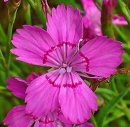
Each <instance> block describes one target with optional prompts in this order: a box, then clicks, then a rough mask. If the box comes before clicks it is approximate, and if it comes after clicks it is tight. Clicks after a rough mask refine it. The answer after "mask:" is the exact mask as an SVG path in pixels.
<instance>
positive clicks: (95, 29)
mask: <svg viewBox="0 0 130 127" xmlns="http://www.w3.org/2000/svg"><path fill="white" fill-rule="evenodd" d="M81 2H82V5H83V8H84V11H85V15H84V17H83V21H84V27H85V29H84V38H87V39H92V38H94V37H96V36H101V35H102V31H101V11H100V10H99V9H98V5H96V4H95V3H94V2H93V0H81ZM104 3H106V6H107V7H108V8H109V9H113V7H115V5H116V0H114V1H111V0H104ZM112 22H113V23H114V24H115V25H127V24H128V23H127V21H126V20H125V18H124V17H122V16H118V15H114V16H113V19H112Z"/></svg>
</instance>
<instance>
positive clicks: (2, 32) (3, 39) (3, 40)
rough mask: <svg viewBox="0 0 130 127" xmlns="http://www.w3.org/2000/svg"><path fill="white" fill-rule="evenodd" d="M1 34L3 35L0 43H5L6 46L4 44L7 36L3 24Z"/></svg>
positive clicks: (0, 28) (0, 29)
mask: <svg viewBox="0 0 130 127" xmlns="http://www.w3.org/2000/svg"><path fill="white" fill-rule="evenodd" d="M0 34H1V36H2V37H1V38H0V41H1V42H2V43H3V44H5V43H4V42H6V41H7V40H6V34H5V32H4V30H3V28H2V26H1V24H0Z"/></svg>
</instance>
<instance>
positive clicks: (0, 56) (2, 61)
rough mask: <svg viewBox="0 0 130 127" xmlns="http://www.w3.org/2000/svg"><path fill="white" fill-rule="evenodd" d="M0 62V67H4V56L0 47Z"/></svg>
mask: <svg viewBox="0 0 130 127" xmlns="http://www.w3.org/2000/svg"><path fill="white" fill-rule="evenodd" d="M0 63H1V65H0V69H2V70H3V69H4V67H5V58H4V56H3V53H2V51H1V49H0Z"/></svg>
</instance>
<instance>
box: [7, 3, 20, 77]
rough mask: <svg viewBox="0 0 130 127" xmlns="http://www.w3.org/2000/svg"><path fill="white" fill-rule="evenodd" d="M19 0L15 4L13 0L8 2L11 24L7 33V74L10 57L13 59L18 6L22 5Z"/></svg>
mask: <svg viewBox="0 0 130 127" xmlns="http://www.w3.org/2000/svg"><path fill="white" fill-rule="evenodd" d="M20 2H21V1H19V2H18V3H16V4H14V3H13V2H12V1H9V2H8V4H7V7H8V16H9V24H8V33H7V43H6V76H7V77H8V76H9V68H10V59H11V53H10V49H11V43H10V42H11V39H12V31H13V26H14V22H15V19H16V13H17V10H18V7H19V5H20Z"/></svg>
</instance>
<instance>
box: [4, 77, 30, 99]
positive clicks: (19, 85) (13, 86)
mask: <svg viewBox="0 0 130 127" xmlns="http://www.w3.org/2000/svg"><path fill="white" fill-rule="evenodd" d="M6 81H7V83H8V85H7V88H8V89H9V90H10V91H11V92H12V94H13V95H14V96H16V97H18V98H21V99H24V98H25V96H26V94H25V91H26V89H27V86H28V85H27V84H28V83H27V82H26V81H24V80H22V79H20V78H18V77H11V78H8V79H7V80H6Z"/></svg>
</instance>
